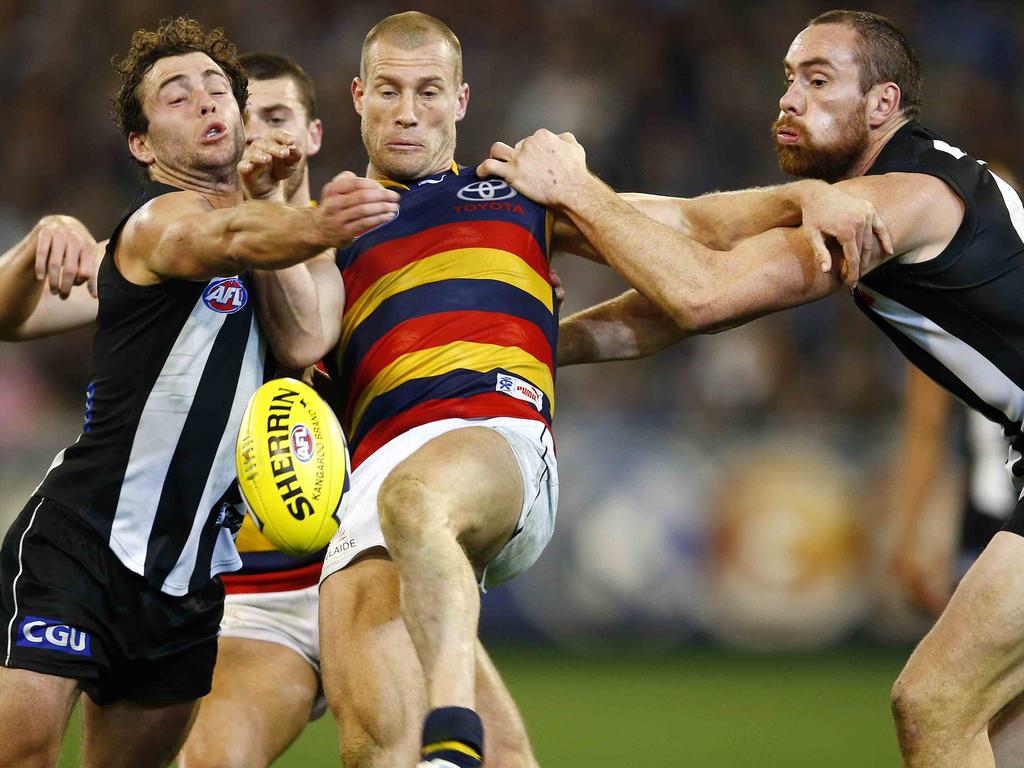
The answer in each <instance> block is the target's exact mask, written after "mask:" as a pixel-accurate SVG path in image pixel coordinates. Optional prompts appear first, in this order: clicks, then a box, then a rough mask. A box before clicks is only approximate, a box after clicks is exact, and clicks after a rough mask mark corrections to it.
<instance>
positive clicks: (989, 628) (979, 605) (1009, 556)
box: [893, 531, 1024, 768]
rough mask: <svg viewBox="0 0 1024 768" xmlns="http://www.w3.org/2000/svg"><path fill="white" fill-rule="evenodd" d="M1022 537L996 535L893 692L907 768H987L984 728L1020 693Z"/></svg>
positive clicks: (1023, 657)
mask: <svg viewBox="0 0 1024 768" xmlns="http://www.w3.org/2000/svg"><path fill="white" fill-rule="evenodd" d="M1022 563H1024V538H1022V537H1020V536H1018V535H1016V534H1013V533H1008V532H1005V531H1004V532H1000V533H998V534H996V536H995V538H993V539H992V542H991V543H990V544H989V545H988V547H987V548H986V549H985V551H984V552H983V553H982V554H981V557H980V558H978V561H977V562H976V563H975V564H974V566H973V567H972V568H971V569H970V570H969V571H968V572H967V575H966V576H965V577H964V579H963V581H961V582H960V586H959V587H957V590H956V592H955V593H954V594H953V597H952V599H951V600H950V601H949V605H948V606H947V607H946V610H945V611H944V612H943V613H942V616H940V617H939V620H938V621H937V622H936V623H935V626H934V627H933V628H932V630H931V631H930V632H929V633H928V634H927V636H925V638H924V639H923V640H922V641H921V643H920V645H918V647H917V649H916V650H915V651H914V653H913V654H912V655H911V657H910V660H909V661H908V662H907V665H906V667H905V668H904V670H903V672H902V673H901V674H900V677H899V679H898V680H897V681H896V684H895V686H894V687H893V714H894V717H895V719H896V728H897V735H898V737H899V742H900V750H901V751H902V753H903V760H904V765H905V766H908V767H909V768H993V766H995V760H994V757H993V753H992V746H991V744H990V742H989V735H988V729H989V724H990V723H991V722H992V721H993V720H994V719H995V718H996V716H997V715H998V714H999V712H1000V711H1001V710H1002V709H1003V708H1004V707H1005V706H1006V705H1007V704H1008V703H1009V702H1011V701H1012V700H1013V699H1014V698H1016V697H1017V695H1018V694H1020V693H1021V691H1024V611H1021V605H1024V568H1022Z"/></svg>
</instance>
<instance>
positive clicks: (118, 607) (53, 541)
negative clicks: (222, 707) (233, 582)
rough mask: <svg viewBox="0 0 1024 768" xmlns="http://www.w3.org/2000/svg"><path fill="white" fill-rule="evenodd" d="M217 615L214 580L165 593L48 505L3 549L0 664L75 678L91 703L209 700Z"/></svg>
mask: <svg viewBox="0 0 1024 768" xmlns="http://www.w3.org/2000/svg"><path fill="white" fill-rule="evenodd" d="M223 612H224V587H223V586H222V585H221V583H220V579H213V580H212V581H211V582H210V583H209V584H207V585H206V586H205V587H203V588H202V589H200V590H199V591H197V592H193V593H192V594H190V595H185V596H184V597H173V596H171V595H166V594H164V593H163V592H160V591H159V590H156V589H154V588H153V587H151V586H149V584H147V583H146V581H145V580H144V579H143V578H142V577H141V576H139V575H138V574H136V573H133V572H132V571H130V570H128V568H126V567H125V566H124V565H123V564H122V563H121V561H120V560H118V558H117V556H116V555H115V554H114V553H113V552H112V551H111V549H110V547H109V546H107V543H106V542H105V541H104V540H103V539H102V538H101V537H100V536H99V535H98V534H97V533H96V532H95V531H94V530H93V529H92V528H91V527H89V525H88V524H87V523H85V522H84V521H83V520H81V518H79V517H78V515H77V514H76V513H75V512H73V511H71V510H69V509H67V508H66V507H63V506H62V505H60V504H58V503H57V502H55V501H53V500H51V499H46V498H41V497H39V496H34V497H33V498H32V499H31V500H30V501H29V503H28V505H27V506H26V507H25V509H23V510H22V512H21V514H20V515H19V516H18V518H17V519H16V520H15V522H14V524H13V525H12V526H11V527H10V529H9V530H8V532H7V536H6V537H5V538H4V542H3V546H2V548H0V627H2V628H3V630H4V635H3V640H2V642H0V653H2V656H0V663H2V664H3V666H5V667H16V668H18V669H27V670H31V671H33V672H42V673H44V674H47V675H56V676H58V677H69V678H74V679H76V680H78V681H79V682H80V684H81V687H82V690H84V691H85V692H86V693H87V694H89V697H90V698H91V699H92V700H93V701H94V702H96V703H97V704H109V703H111V702H113V701H116V700H118V699H127V700H130V701H135V702H140V703H151V704H165V703H171V702H177V701H189V700H192V699H198V698H201V697H202V696H205V695H206V694H207V693H209V692H210V683H211V681H212V679H213V665H214V663H215V662H216V660H217V635H218V634H219V632H220V620H221V616H222V614H223Z"/></svg>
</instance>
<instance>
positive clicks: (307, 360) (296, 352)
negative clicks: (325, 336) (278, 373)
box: [274, 341, 330, 370]
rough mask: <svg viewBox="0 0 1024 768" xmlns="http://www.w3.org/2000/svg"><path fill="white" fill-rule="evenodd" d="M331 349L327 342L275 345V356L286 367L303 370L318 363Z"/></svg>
mask: <svg viewBox="0 0 1024 768" xmlns="http://www.w3.org/2000/svg"><path fill="white" fill-rule="evenodd" d="M329 351H330V349H329V347H328V346H327V345H326V344H322V343H317V342H313V341H306V342H302V343H298V344H295V343H291V344H277V345H274V358H275V359H276V360H277V362H278V364H280V365H282V366H283V367H285V368H293V369H295V370H301V369H303V368H308V367H309V366H311V365H316V364H317V363H319V362H320V361H321V360H323V359H324V356H325V355H326V354H327V353H328V352H329Z"/></svg>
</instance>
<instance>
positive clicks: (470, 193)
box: [458, 179, 516, 203]
mask: <svg viewBox="0 0 1024 768" xmlns="http://www.w3.org/2000/svg"><path fill="white" fill-rule="evenodd" d="M458 195H459V199H460V200H469V201H471V202H475V203H489V202H491V201H492V200H508V199H509V198H510V197H515V196H516V191H515V190H514V189H512V187H510V186H509V185H508V183H507V182H504V181H498V180H496V179H484V180H483V181H474V182H473V183H472V184H467V185H466V186H464V187H463V188H462V189H460V190H459V191H458Z"/></svg>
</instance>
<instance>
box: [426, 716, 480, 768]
mask: <svg viewBox="0 0 1024 768" xmlns="http://www.w3.org/2000/svg"><path fill="white" fill-rule="evenodd" d="M420 754H421V756H422V758H423V759H424V760H433V759H435V758H439V759H441V760H447V761H448V762H449V763H451V764H453V765H456V766H458V767H459V768H478V767H479V766H480V765H481V763H482V762H483V756H484V725H483V723H482V722H480V716H479V715H478V714H477V713H476V712H474V711H473V710H472V709H466V708H465V707H441V708H440V709H435V710H432V711H431V713H430V714H429V715H427V720H426V722H424V723H423V748H422V750H421V751H420Z"/></svg>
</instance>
